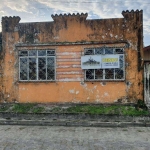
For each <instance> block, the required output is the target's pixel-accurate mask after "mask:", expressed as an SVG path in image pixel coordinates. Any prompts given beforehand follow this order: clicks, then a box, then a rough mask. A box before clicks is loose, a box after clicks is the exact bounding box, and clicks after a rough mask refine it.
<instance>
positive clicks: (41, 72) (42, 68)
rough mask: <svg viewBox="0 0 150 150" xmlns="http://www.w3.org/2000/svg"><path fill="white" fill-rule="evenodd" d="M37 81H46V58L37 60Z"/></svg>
mask: <svg viewBox="0 0 150 150" xmlns="http://www.w3.org/2000/svg"><path fill="white" fill-rule="evenodd" d="M38 79H39V80H46V58H44V57H42V58H39V59H38Z"/></svg>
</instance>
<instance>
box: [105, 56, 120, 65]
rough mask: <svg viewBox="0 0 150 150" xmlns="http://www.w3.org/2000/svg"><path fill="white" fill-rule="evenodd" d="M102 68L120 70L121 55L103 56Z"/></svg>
mask: <svg viewBox="0 0 150 150" xmlns="http://www.w3.org/2000/svg"><path fill="white" fill-rule="evenodd" d="M102 68H119V55H103V56H102Z"/></svg>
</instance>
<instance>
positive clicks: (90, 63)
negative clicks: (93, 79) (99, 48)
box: [81, 55, 101, 69]
mask: <svg viewBox="0 0 150 150" xmlns="http://www.w3.org/2000/svg"><path fill="white" fill-rule="evenodd" d="M81 68H82V69H100V68H101V55H86V56H82V57H81Z"/></svg>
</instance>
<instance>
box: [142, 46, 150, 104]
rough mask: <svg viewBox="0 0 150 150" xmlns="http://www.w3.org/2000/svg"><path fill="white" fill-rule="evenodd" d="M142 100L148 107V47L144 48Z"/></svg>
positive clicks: (149, 69) (149, 70)
mask: <svg viewBox="0 0 150 150" xmlns="http://www.w3.org/2000/svg"><path fill="white" fill-rule="evenodd" d="M143 50H144V57H143V58H144V100H145V103H146V104H147V106H148V107H150V46H146V47H144V49H143Z"/></svg>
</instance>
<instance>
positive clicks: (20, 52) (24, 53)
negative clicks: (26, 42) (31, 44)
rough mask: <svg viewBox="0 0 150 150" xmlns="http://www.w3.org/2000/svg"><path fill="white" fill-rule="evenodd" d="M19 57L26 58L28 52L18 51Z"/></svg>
mask: <svg viewBox="0 0 150 150" xmlns="http://www.w3.org/2000/svg"><path fill="white" fill-rule="evenodd" d="M19 56H28V51H19Z"/></svg>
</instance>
